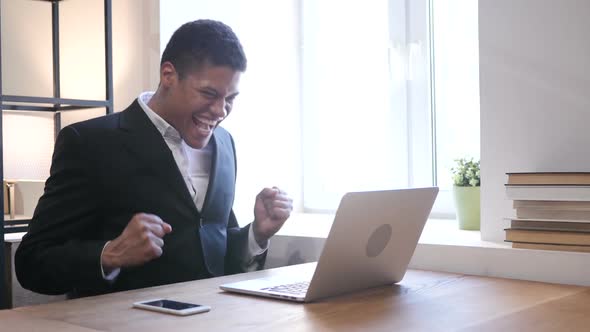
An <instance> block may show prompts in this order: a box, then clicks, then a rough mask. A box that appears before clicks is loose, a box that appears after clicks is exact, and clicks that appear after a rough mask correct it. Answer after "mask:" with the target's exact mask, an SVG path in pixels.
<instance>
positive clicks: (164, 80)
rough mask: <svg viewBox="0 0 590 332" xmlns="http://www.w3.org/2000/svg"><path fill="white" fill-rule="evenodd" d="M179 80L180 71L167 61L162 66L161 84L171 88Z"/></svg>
mask: <svg viewBox="0 0 590 332" xmlns="http://www.w3.org/2000/svg"><path fill="white" fill-rule="evenodd" d="M177 81H178V72H177V71H176V68H174V65H173V64H172V63H171V62H169V61H166V62H164V63H163V64H162V65H161V66H160V85H162V86H163V87H164V88H169V87H171V86H172V85H174V84H175V83H176V82H177Z"/></svg>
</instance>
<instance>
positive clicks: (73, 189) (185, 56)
mask: <svg viewBox="0 0 590 332" xmlns="http://www.w3.org/2000/svg"><path fill="white" fill-rule="evenodd" d="M245 69H246V57H245V55H244V52H243V50H242V46H241V44H240V42H239V40H238V39H237V37H236V35H235V34H234V33H233V31H232V30H231V29H230V28H229V27H228V26H226V25H224V24H223V23H220V22H216V21H210V20H199V21H195V22H190V23H187V24H184V25H183V26H181V27H180V28H179V29H178V30H177V31H176V32H175V33H174V35H173V36H172V37H171V39H170V41H169V43H168V45H167V46H166V49H165V50H164V53H163V55H162V60H161V64H160V84H159V86H158V89H157V91H156V92H155V93H143V94H141V95H140V96H139V98H138V99H137V100H136V101H135V102H134V103H132V104H131V106H129V107H128V108H127V109H126V110H124V111H123V112H120V113H116V114H112V115H108V116H104V117H100V118H97V119H93V120H89V121H84V122H81V123H77V124H74V125H71V126H68V127H66V128H64V129H63V130H62V131H61V132H60V134H59V135H58V138H57V140H56V144H55V151H54V156H53V163H52V166H51V175H50V177H49V179H48V180H47V183H46V185H45V193H44V195H43V196H42V197H41V199H40V200H39V203H38V206H37V209H36V210H35V213H34V216H33V219H32V221H31V224H30V229H29V233H28V234H27V235H25V236H24V238H23V240H22V243H21V245H20V246H19V248H18V250H17V252H16V257H15V267H16V273H17V277H18V279H19V281H20V283H21V284H22V285H23V286H24V287H25V288H28V289H31V290H33V291H36V292H39V293H45V294H63V293H69V294H70V296H74V297H75V296H86V295H94V294H102V293H107V292H113V291H120V290H127V289H134V288H141V287H148V286H155V285H161V284H167V283H174V282H181V281H186V280H194V279H201V278H207V277H212V276H219V275H223V274H228V273H236V272H243V271H247V270H250V269H256V268H261V267H262V264H263V263H264V258H265V251H266V248H267V246H268V239H269V238H270V237H271V236H272V235H274V233H276V232H277V231H278V230H279V229H280V227H281V226H282V225H283V223H284V222H285V221H286V219H287V218H288V217H289V215H290V212H291V210H292V200H291V199H290V198H289V197H288V196H287V195H286V194H285V193H284V192H283V191H281V190H279V189H278V188H265V189H263V190H262V191H261V192H260V193H259V194H258V195H257V197H256V202H255V207H254V215H255V220H254V222H253V223H251V224H250V225H248V226H245V227H243V228H240V227H239V226H238V224H237V221H236V218H235V216H234V214H233V211H232V205H233V200H234V194H235V176H236V160H235V150H234V143H233V140H232V138H231V136H230V135H229V133H228V132H227V131H225V130H224V129H223V128H221V127H219V123H220V122H221V121H223V119H225V117H226V116H227V115H228V114H229V113H230V112H231V110H232V105H233V102H234V99H235V97H236V96H237V95H238V83H239V78H240V74H241V73H242V72H244V71H245Z"/></svg>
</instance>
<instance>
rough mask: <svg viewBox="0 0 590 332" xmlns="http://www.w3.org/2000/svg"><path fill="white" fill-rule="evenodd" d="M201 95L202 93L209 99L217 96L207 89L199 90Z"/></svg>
mask: <svg viewBox="0 0 590 332" xmlns="http://www.w3.org/2000/svg"><path fill="white" fill-rule="evenodd" d="M200 92H201V95H203V97H205V98H207V99H209V100H211V99H215V98H217V94H216V93H214V92H211V91H208V90H201V91H200Z"/></svg>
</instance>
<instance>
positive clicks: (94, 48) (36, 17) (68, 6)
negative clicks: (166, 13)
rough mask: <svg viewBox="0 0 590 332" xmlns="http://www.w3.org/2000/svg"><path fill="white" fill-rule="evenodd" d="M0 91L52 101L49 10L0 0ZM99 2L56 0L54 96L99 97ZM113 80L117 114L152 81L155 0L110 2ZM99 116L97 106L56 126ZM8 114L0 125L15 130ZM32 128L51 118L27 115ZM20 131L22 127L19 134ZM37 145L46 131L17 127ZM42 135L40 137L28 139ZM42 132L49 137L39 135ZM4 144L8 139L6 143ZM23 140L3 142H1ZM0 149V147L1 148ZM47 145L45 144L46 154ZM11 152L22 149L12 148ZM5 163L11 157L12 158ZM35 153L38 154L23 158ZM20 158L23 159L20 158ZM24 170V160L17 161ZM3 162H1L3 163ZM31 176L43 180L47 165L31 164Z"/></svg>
mask: <svg viewBox="0 0 590 332" xmlns="http://www.w3.org/2000/svg"><path fill="white" fill-rule="evenodd" d="M1 4H2V92H3V93H4V94H9V95H31V96H48V97H49V96H52V76H51V73H52V67H51V64H52V58H51V5H50V4H49V3H46V2H41V1H22V0H3V1H1ZM103 13H104V11H103V1H102V0H71V1H65V2H60V34H61V36H60V57H61V95H62V97H64V98H77V99H99V100H100V99H104V98H105V74H104V23H103V22H104V16H103ZM112 13H113V81H114V105H115V110H116V111H119V110H122V109H124V108H125V107H126V106H127V105H128V104H129V103H130V102H131V101H133V99H134V98H135V97H136V96H137V95H138V94H139V93H140V92H141V91H144V90H148V89H154V88H155V87H156V86H157V83H158V63H159V54H160V53H159V1H158V0H116V1H113V10H112ZM102 114H104V110H103V109H93V110H83V111H73V112H64V113H63V114H62V125H63V126H65V125H67V124H70V123H73V122H77V121H80V120H84V119H87V118H91V117H94V116H99V115H102ZM15 116H19V117H22V115H16V114H15V113H14V112H4V114H3V119H4V121H3V122H4V128H7V126H11V125H12V126H15V125H16V123H17V122H18V123H19V126H22V124H20V123H21V122H22V121H16V120H15ZM33 116H34V117H36V118H43V119H44V120H45V121H39V120H37V121H36V123H40V124H39V125H45V126H48V125H49V126H50V125H51V123H52V117H51V114H45V113H34V115H33ZM25 129H26V130H25ZM18 132H21V133H22V135H24V134H26V135H28V136H27V139H28V140H30V141H36V140H37V141H38V142H37V143H38V144H35V146H39V145H40V144H43V143H44V142H47V141H51V140H52V137H51V136H52V135H51V130H49V131H48V130H46V129H45V130H44V129H42V128H37V129H35V128H31V127H30V126H27V128H23V130H22V131H21V130H19V131H18ZM31 132H43V133H45V134H44V136H43V137H35V136H32V137H31V136H30V133H31ZM48 132H49V137H48V135H47V133H48ZM7 140H8V141H7ZM21 141H24V139H23V138H21V137H20V136H16V137H14V138H8V137H6V138H5V139H4V143H5V145H6V144H13V145H14V144H17V143H19V142H21ZM5 147H6V146H5ZM52 148H53V146H52V144H49V145H47V144H45V146H44V147H43V151H45V152H46V154H47V155H50V153H51V151H48V150H52ZM15 150H23V148H21V147H17V148H16V149H13V151H15ZM7 151H10V149H5V155H4V157H5V160H14V153H13V154H12V155H7ZM31 154H38V153H31ZM25 159H26V158H25ZM21 163H22V164H23V165H25V166H30V165H26V163H25V162H21ZM5 165H6V163H5ZM35 165H38V166H37V167H38V168H39V169H37V170H35V172H33V173H34V175H35V176H38V175H39V174H41V175H43V174H45V175H48V167H49V163H48V162H47V163H39V162H36V163H35Z"/></svg>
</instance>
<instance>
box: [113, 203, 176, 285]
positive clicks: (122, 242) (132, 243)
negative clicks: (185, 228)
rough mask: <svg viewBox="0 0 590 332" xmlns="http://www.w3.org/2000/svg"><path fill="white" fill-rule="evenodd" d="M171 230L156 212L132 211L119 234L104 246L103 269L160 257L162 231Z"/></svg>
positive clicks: (164, 232)
mask: <svg viewBox="0 0 590 332" xmlns="http://www.w3.org/2000/svg"><path fill="white" fill-rule="evenodd" d="M171 231H172V227H171V226H170V225H169V224H167V223H165V222H164V221H162V219H160V217H158V216H156V215H153V214H147V213H138V214H135V215H134V216H133V218H131V220H130V221H129V223H128V224H127V227H125V229H124V230H123V232H122V233H121V235H119V237H117V238H116V239H114V240H113V241H111V242H109V243H108V244H107V245H106V247H105V248H104V250H103V253H102V256H101V263H102V267H103V269H104V271H105V273H109V272H110V271H112V270H114V269H117V268H121V267H128V266H137V265H141V264H144V263H146V262H149V261H151V260H152V259H155V258H158V257H160V256H161V255H162V247H163V246H164V240H163V238H164V235H166V234H168V233H170V232H171Z"/></svg>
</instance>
